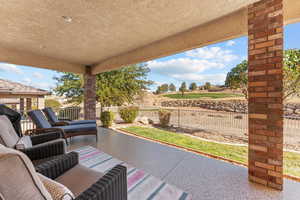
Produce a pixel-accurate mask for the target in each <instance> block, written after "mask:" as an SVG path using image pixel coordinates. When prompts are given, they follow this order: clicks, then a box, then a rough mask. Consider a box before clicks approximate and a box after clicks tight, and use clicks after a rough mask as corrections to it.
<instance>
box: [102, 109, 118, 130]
mask: <svg viewBox="0 0 300 200" xmlns="http://www.w3.org/2000/svg"><path fill="white" fill-rule="evenodd" d="M114 117H115V116H114V113H113V112H112V111H103V112H102V113H101V116H100V120H101V122H102V125H103V127H105V128H108V127H110V126H111V125H112V123H113V121H114Z"/></svg>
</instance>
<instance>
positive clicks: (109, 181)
mask: <svg viewBox="0 0 300 200" xmlns="http://www.w3.org/2000/svg"><path fill="white" fill-rule="evenodd" d="M75 168H77V169H76V170H75ZM72 170H73V171H76V172H70V171H72ZM36 171H37V172H39V173H41V174H43V175H44V176H46V177H48V178H51V179H53V180H55V181H57V182H59V183H61V184H63V185H65V186H67V187H68V188H69V189H70V190H71V191H72V192H73V193H74V194H75V200H127V172H126V171H127V170H126V167H124V166H122V165H117V166H115V167H114V168H113V169H111V170H110V171H109V172H107V173H106V174H105V175H103V174H101V173H99V172H96V171H94V170H92V169H89V168H86V167H84V166H81V165H80V164H78V154H77V153H76V152H71V153H68V154H65V155H63V156H61V157H60V158H57V159H54V160H51V161H48V162H44V163H42V164H41V165H38V166H36ZM78 171H82V172H78ZM76 173H77V174H82V176H80V177H79V176H78V177H77V181H79V182H77V181H76V182H75V184H74V182H73V183H72V181H73V180H74V176H75V174H76ZM72 176H73V177H72ZM91 176H93V177H96V178H97V177H100V178H98V180H96V179H95V180H96V181H95V182H92V183H91V181H92V180H91V178H89V177H91ZM75 179H76V178H75ZM85 179H88V180H87V181H86V180H85ZM70 182H71V183H70ZM84 182H89V183H84ZM74 185H76V186H74ZM78 185H79V188H78ZM82 185H83V186H82ZM80 186H82V187H81V188H80ZM85 186H88V187H87V188H85ZM76 190H77V191H76Z"/></svg>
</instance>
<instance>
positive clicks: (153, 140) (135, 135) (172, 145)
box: [116, 128, 300, 182]
mask: <svg viewBox="0 0 300 200" xmlns="http://www.w3.org/2000/svg"><path fill="white" fill-rule="evenodd" d="M116 130H117V131H119V132H121V133H123V134H127V135H130V136H133V137H137V138H141V139H145V140H149V141H152V142H157V143H160V144H164V145H167V146H171V147H175V148H178V149H182V150H185V151H188V152H192V153H196V154H199V155H202V156H206V157H209V158H214V159H218V160H222V161H225V162H229V163H231V164H234V165H238V166H242V167H246V168H248V165H247V164H245V163H242V162H238V161H235V160H231V159H228V158H224V157H222V156H216V155H213V154H210V153H206V152H203V151H198V150H194V149H191V148H187V147H182V146H179V145H176V144H172V143H169V142H164V141H160V140H155V139H151V138H148V137H144V136H140V135H138V134H136V133H133V132H131V131H127V130H124V129H122V128H117V129H116ZM283 177H284V178H287V179H290V180H294V181H297V182H300V177H296V176H292V175H288V174H283Z"/></svg>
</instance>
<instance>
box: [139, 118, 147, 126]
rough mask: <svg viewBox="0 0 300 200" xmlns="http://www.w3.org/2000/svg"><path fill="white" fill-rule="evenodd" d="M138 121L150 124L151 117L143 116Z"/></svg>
mask: <svg viewBox="0 0 300 200" xmlns="http://www.w3.org/2000/svg"><path fill="white" fill-rule="evenodd" d="M138 122H140V123H142V124H145V125H148V124H149V119H148V117H141V118H140V119H139V120H138Z"/></svg>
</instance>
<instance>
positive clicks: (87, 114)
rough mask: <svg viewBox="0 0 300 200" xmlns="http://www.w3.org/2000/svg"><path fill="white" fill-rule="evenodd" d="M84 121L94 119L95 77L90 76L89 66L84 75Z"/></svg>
mask: <svg viewBox="0 0 300 200" xmlns="http://www.w3.org/2000/svg"><path fill="white" fill-rule="evenodd" d="M84 119H89V120H95V119H96V75H92V74H91V67H90V66H86V73H85V74H84Z"/></svg>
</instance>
